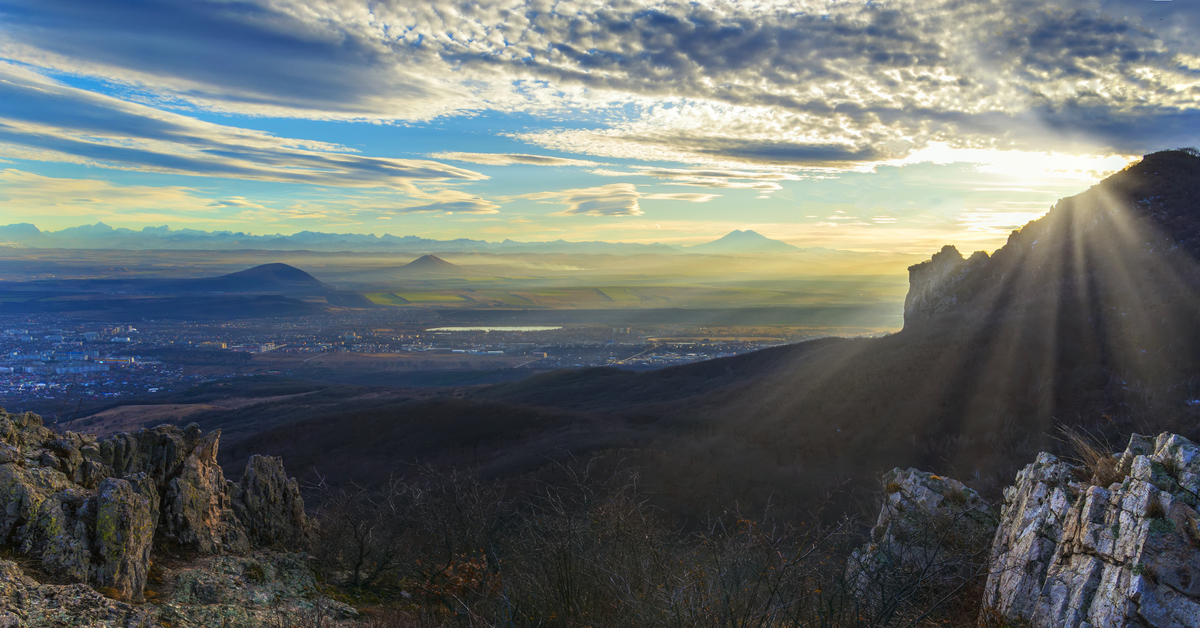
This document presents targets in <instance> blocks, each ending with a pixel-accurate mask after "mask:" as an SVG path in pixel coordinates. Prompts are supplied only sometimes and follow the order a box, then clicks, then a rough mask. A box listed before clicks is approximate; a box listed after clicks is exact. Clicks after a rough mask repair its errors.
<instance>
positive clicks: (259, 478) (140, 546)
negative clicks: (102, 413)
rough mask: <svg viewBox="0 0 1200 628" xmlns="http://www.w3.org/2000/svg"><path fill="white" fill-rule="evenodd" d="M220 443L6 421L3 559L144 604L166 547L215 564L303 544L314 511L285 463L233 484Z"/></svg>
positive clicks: (180, 435)
mask: <svg viewBox="0 0 1200 628" xmlns="http://www.w3.org/2000/svg"><path fill="white" fill-rule="evenodd" d="M219 439H220V432H219V431H217V432H213V433H211V434H207V435H205V434H203V433H202V431H201V430H200V428H199V426H197V425H195V424H192V425H189V426H188V427H186V428H182V429H181V428H179V427H175V426H171V425H160V426H158V427H155V428H153V429H147V430H140V431H138V432H133V433H125V434H118V435H116V436H114V437H112V438H109V439H106V440H104V441H97V440H96V439H95V438H94V437H92V436H87V435H80V434H73V433H71V432H62V433H58V432H55V431H53V430H51V429H49V428H47V427H46V426H44V425H43V424H42V420H41V418H40V417H38V416H37V415H33V414H9V413H6V412H4V411H2V410H0V547H3V548H6V549H9V550H12V551H15V552H17V553H19V554H22V555H24V556H27V557H30V558H34V559H36V560H38V561H40V568H41V570H43V571H45V572H48V573H51V574H53V575H55V576H56V577H59V578H65V579H67V580H71V581H77V582H94V583H96V584H97V585H98V586H101V587H105V588H106V590H111V591H113V592H115V593H116V594H118V595H120V596H122V597H124V598H127V599H131V600H135V601H136V600H140V599H141V597H142V594H143V588H144V587H145V585H146V580H147V574H148V570H149V565H150V552H151V548H152V547H153V546H155V540H156V539H157V540H159V541H163V542H165V546H167V547H172V546H173V547H175V548H177V549H180V550H183V551H184V553H186V554H188V555H201V556H204V555H214V554H243V553H245V552H247V551H249V550H250V549H251V547H252V545H251V539H254V540H255V542H256V543H258V544H259V545H267V544H280V543H285V542H287V541H289V540H292V539H295V538H297V535H298V534H299V533H300V532H302V530H303V528H304V525H305V520H304V504H303V501H301V498H300V493H299V489H298V487H297V486H296V483H295V481H294V480H290V479H289V478H288V477H287V475H286V474H285V472H284V470H283V464H282V462H281V461H279V460H278V459H276V458H257V457H256V458H254V459H252V460H251V461H250V463H249V465H248V466H247V472H246V476H245V478H244V479H243V481H242V483H241V484H233V483H231V482H227V481H226V480H225V476H224V474H223V473H222V472H221V467H220V466H219V465H218V464H217V448H218V444H219ZM239 515H240V516H241V517H243V518H244V520H243V519H239ZM2 621H3V615H0V622H2ZM0 626H2V623H0Z"/></svg>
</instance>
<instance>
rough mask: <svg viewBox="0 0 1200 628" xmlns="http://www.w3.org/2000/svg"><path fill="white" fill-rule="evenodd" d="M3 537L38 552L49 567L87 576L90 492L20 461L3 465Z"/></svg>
mask: <svg viewBox="0 0 1200 628" xmlns="http://www.w3.org/2000/svg"><path fill="white" fill-rule="evenodd" d="M0 500H2V503H3V511H0V541H3V542H4V543H5V544H6V545H9V546H11V547H13V548H15V549H16V550H17V551H19V552H21V553H22V554H26V555H29V556H36V557H37V558H39V559H40V560H42V561H43V563H44V564H45V568H46V569H47V571H51V572H53V573H56V574H59V575H62V576H65V577H68V578H73V579H81V580H82V579H85V578H86V577H87V575H88V566H89V563H90V553H91V544H90V542H89V535H88V534H87V526H86V523H85V521H86V520H87V513H88V511H89V508H88V506H89V504H88V502H87V495H86V493H85V492H84V491H82V490H81V489H79V488H78V487H74V486H72V485H71V482H70V480H68V479H67V477H66V476H65V475H63V474H62V472H60V471H58V470H56V469H47V468H41V467H34V468H25V467H22V466H18V464H17V463H8V464H2V465H0Z"/></svg>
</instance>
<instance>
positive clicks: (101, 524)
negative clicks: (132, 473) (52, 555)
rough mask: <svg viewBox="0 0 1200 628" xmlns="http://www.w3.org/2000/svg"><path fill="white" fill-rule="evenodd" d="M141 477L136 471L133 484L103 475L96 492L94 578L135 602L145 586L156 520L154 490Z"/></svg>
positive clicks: (140, 597)
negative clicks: (97, 560) (97, 558)
mask: <svg viewBox="0 0 1200 628" xmlns="http://www.w3.org/2000/svg"><path fill="white" fill-rule="evenodd" d="M144 478H145V476H144V475H141V474H139V476H138V477H135V478H134V483H135V484H131V483H130V482H128V481H126V480H119V479H116V478H107V479H105V480H103V481H102V482H100V487H99V490H98V493H97V496H96V504H97V505H96V545H97V547H98V550H99V552H100V557H101V558H102V559H103V562H102V563H101V564H100V566H99V567H98V568H97V571H98V573H97V578H96V581H97V583H98V584H99V585H100V586H105V587H110V588H112V589H114V590H116V591H117V592H119V593H120V595H121V596H122V597H126V598H129V599H132V600H134V601H137V602H140V601H141V600H142V591H143V589H144V588H145V586H146V576H147V574H148V572H149V570H150V548H151V545H152V544H153V541H154V528H155V527H156V526H157V524H158V507H157V506H158V496H157V491H155V489H154V486H153V485H152V484H150V483H149V482H143V481H141V480H143V479H144ZM135 485H136V486H137V488H135ZM139 490H140V491H144V492H139Z"/></svg>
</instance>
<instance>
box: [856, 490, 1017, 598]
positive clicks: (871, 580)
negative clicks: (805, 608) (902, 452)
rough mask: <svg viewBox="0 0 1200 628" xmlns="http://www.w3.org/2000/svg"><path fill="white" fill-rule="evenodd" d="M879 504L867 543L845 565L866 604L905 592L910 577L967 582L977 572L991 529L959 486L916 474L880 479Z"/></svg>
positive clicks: (980, 502)
mask: <svg viewBox="0 0 1200 628" xmlns="http://www.w3.org/2000/svg"><path fill="white" fill-rule="evenodd" d="M883 485H884V487H885V488H884V492H885V494H884V503H883V506H882V508H880V511H879V518H878V519H877V520H876V522H875V526H874V527H873V528H872V529H871V542H870V543H868V544H867V545H865V546H863V547H862V548H860V549H858V550H856V551H855V552H854V553H853V554H852V555H851V556H850V560H849V561H848V563H847V574H846V576H847V580H848V582H849V584H850V586H851V587H852V588H853V589H854V591H855V593H856V595H857V596H858V597H859V599H861V600H862V601H864V602H866V603H868V604H878V603H881V602H883V603H888V602H889V600H887V599H885V598H888V597H889V596H892V595H894V594H896V592H898V591H901V590H903V589H904V587H902V586H897V583H900V582H904V581H907V580H909V579H910V576H912V575H913V574H918V573H919V574H922V575H921V577H922V578H923V579H925V580H926V581H928V582H930V583H936V584H942V585H945V584H950V585H953V584H955V583H959V582H963V581H966V580H970V579H971V578H973V577H974V575H975V574H976V573H978V572H980V571H981V569H982V567H983V565H984V563H985V561H986V558H987V549H988V543H989V541H990V540H991V538H992V535H993V531H994V530H995V529H996V522H997V520H996V516H995V514H994V513H993V512H992V510H991V506H990V505H989V504H988V503H987V502H986V501H985V500H984V499H983V498H981V497H980V496H979V494H978V493H976V492H975V491H973V490H971V489H970V488H967V487H966V486H964V485H963V484H962V483H961V482H958V481H957V480H952V479H950V478H945V477H941V476H938V475H934V474H932V473H926V472H924V471H918V470H916V469H893V470H891V471H889V472H887V473H886V474H884V476H883Z"/></svg>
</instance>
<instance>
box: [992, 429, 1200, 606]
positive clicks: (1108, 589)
mask: <svg viewBox="0 0 1200 628" xmlns="http://www.w3.org/2000/svg"><path fill="white" fill-rule="evenodd" d="M1114 467H1115V468H1116V469H1118V471H1119V472H1121V473H1125V474H1127V475H1125V477H1123V478H1121V479H1120V481H1116V482H1112V483H1111V484H1109V485H1108V486H1095V485H1092V484H1090V483H1084V482H1079V481H1074V480H1072V479H1071V476H1072V475H1074V476H1076V477H1081V476H1082V475H1084V474H1083V472H1082V470H1081V469H1078V468H1076V467H1072V466H1071V465H1067V464H1064V463H1062V462H1060V461H1058V460H1057V459H1055V458H1054V457H1053V456H1049V455H1048V454H1042V455H1041V456H1039V457H1038V461H1037V462H1035V463H1033V464H1032V465H1029V466H1028V467H1026V468H1025V470H1023V471H1022V472H1021V473H1020V474H1019V475H1018V477H1017V484H1016V485H1015V486H1014V487H1011V488H1009V489H1008V490H1007V491H1006V492H1005V502H1006V503H1005V505H1004V507H1003V510H1002V513H1001V523H1000V526H999V528H998V529H997V532H996V539H995V543H994V550H993V553H992V562H991V565H990V568H989V571H990V575H989V577H988V581H987V584H986V587H985V596H984V605H985V609H984V613H985V617H987V616H994V617H999V618H1002V619H1004V620H1006V621H1010V622H1026V623H1028V624H1030V625H1032V626H1055V627H1057V626H1070V627H1075V626H1114V627H1119V626H1153V627H1168V626H1180V627H1182V626H1197V625H1200V515H1198V513H1197V506H1200V498H1198V496H1197V493H1198V492H1200V447H1197V446H1196V445H1195V444H1193V443H1191V442H1190V441H1188V440H1187V439H1185V438H1182V437H1180V436H1177V435H1173V434H1162V435H1160V436H1159V437H1158V438H1157V439H1155V440H1154V444H1153V447H1151V446H1150V440H1149V439H1148V438H1146V437H1144V436H1137V435H1135V436H1134V437H1133V438H1132V439H1131V440H1130V444H1129V447H1128V448H1127V449H1126V450H1125V452H1123V453H1122V454H1121V455H1120V457H1119V458H1115V465H1114ZM1050 545H1053V551H1052V552H1048V551H1047V550H1048V546H1050Z"/></svg>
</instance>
